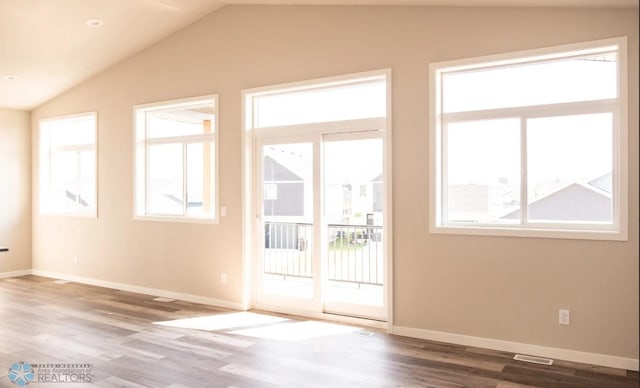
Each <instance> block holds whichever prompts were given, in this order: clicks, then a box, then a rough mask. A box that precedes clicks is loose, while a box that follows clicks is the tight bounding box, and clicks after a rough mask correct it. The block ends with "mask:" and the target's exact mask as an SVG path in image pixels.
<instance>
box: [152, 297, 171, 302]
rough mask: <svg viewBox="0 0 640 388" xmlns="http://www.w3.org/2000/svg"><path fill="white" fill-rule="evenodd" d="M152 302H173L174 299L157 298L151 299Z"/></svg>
mask: <svg viewBox="0 0 640 388" xmlns="http://www.w3.org/2000/svg"><path fill="white" fill-rule="evenodd" d="M153 300H155V301H156V302H175V301H176V300H175V299H171V298H162V297H158V298H153Z"/></svg>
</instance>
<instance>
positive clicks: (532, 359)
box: [513, 354, 553, 365]
mask: <svg viewBox="0 0 640 388" xmlns="http://www.w3.org/2000/svg"><path fill="white" fill-rule="evenodd" d="M513 359H514V360H517V361H524V362H530V363H533V364H541V365H553V360H552V359H550V358H543V357H534V356H525V355H523V354H516V355H515V356H514V357H513Z"/></svg>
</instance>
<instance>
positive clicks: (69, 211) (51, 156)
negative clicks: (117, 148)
mask: <svg viewBox="0 0 640 388" xmlns="http://www.w3.org/2000/svg"><path fill="white" fill-rule="evenodd" d="M96 123H97V114H96V113H95V112H91V113H83V114H78V115H73V116H65V117H57V118H50V119H42V120H40V148H39V151H40V212H41V213H42V214H60V215H75V216H90V217H95V216H96V215H97V189H96V175H97V172H96V171H97V170H96V168H97V167H96V164H97V162H96V125H97V124H96Z"/></svg>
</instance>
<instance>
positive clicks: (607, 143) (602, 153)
mask: <svg viewBox="0 0 640 388" xmlns="http://www.w3.org/2000/svg"><path fill="white" fill-rule="evenodd" d="M612 135H613V131H612V115H611V114H609V113H603V114H588V115H577V116H561V117H548V118H540V119H530V120H528V121H527V143H528V154H527V160H528V162H527V163H528V182H529V190H528V196H529V200H528V202H529V203H528V205H529V207H528V212H529V216H528V218H529V220H531V221H553V222H563V221H573V222H611V221H612V212H611V209H612V200H611V193H612V190H611V188H612V157H613V155H612V144H613V143H612V141H613V137H612Z"/></svg>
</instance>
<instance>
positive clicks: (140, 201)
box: [134, 96, 218, 222]
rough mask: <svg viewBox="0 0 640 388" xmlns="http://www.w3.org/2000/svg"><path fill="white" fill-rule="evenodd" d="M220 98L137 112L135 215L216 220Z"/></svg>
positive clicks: (136, 109) (145, 107) (153, 106)
mask: <svg viewBox="0 0 640 388" xmlns="http://www.w3.org/2000/svg"><path fill="white" fill-rule="evenodd" d="M217 109H218V104H217V96H204V97H198V98H191V99H185V100H175V101H167V102H162V103H157V104H148V105H140V106H136V107H134V113H135V120H136V124H135V125H136V129H135V131H136V146H135V150H136V171H135V187H136V194H135V197H136V198H135V213H136V217H140V218H156V219H160V220H200V221H209V222H210V221H214V220H216V190H217V184H216V179H217V174H216V166H217V163H216V158H217V156H216V155H217V152H216V151H217V148H216V147H217V133H218V130H217Z"/></svg>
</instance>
